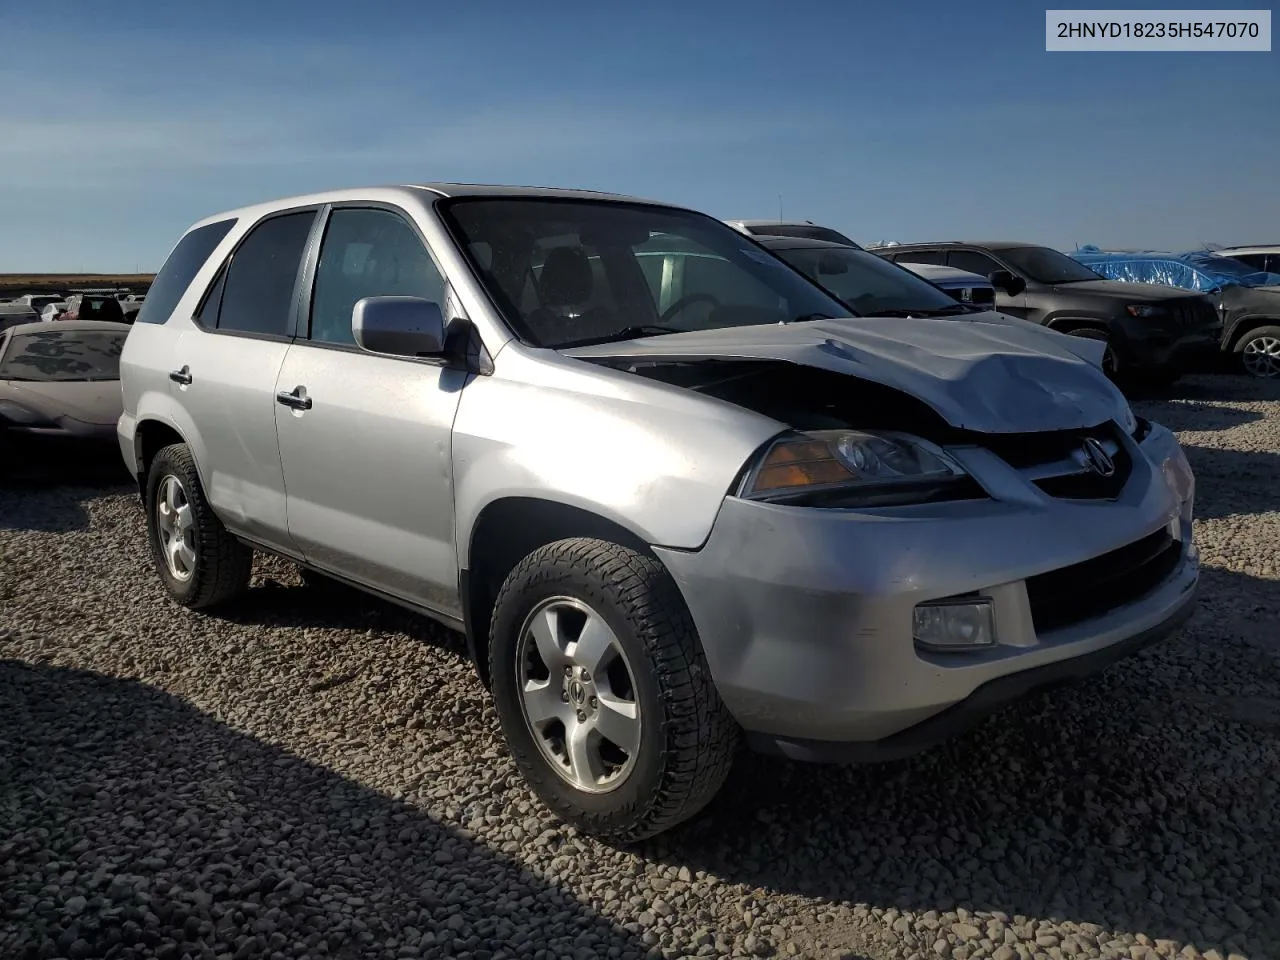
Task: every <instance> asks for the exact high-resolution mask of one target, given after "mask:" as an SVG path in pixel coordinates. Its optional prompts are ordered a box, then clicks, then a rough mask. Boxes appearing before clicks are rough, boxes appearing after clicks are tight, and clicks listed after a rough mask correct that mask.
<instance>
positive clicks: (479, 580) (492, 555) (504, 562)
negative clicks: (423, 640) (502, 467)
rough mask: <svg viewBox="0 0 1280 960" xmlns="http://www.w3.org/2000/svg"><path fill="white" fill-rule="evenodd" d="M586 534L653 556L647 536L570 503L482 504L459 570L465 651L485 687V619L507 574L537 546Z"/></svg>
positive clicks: (519, 500)
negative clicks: (464, 564) (465, 641)
mask: <svg viewBox="0 0 1280 960" xmlns="http://www.w3.org/2000/svg"><path fill="white" fill-rule="evenodd" d="M576 537H589V538H592V539H596V540H606V541H609V542H611V543H617V544H619V545H621V546H625V547H629V548H630V549H632V550H635V551H637V552H638V553H643V554H645V555H647V556H650V557H654V558H655V559H657V557H656V555H655V554H654V552H653V550H652V549H651V546H650V544H649V543H648V541H646V540H645V538H644V537H642V536H641V535H640V534H638V533H637V532H635V531H634V530H631V529H629V528H628V527H626V526H624V525H623V524H621V523H619V522H618V521H616V520H612V519H610V518H608V517H605V516H603V515H601V514H599V513H594V512H592V511H591V510H588V509H585V508H583V507H578V506H574V505H572V504H567V503H562V502H559V501H555V500H546V499H541V498H538V497H522V496H511V497H502V498H499V499H497V500H493V501H491V502H490V503H488V504H486V505H485V506H484V508H483V509H482V510H481V511H480V513H479V515H478V516H477V517H476V521H475V523H474V525H473V526H472V528H471V536H470V538H469V539H468V550H467V563H466V566H464V567H463V568H462V570H461V572H460V574H459V593H460V595H461V599H462V619H463V624H464V626H465V629H466V635H467V650H468V653H469V654H470V656H471V659H472V662H473V663H474V664H475V666H476V671H477V672H478V673H479V674H480V679H481V681H482V682H483V683H484V685H485V686H486V687H488V686H489V681H490V671H489V624H490V620H491V617H492V614H493V605H494V601H495V600H496V599H497V596H498V590H499V588H500V587H501V586H502V583H503V581H505V580H506V578H507V575H508V574H510V573H511V571H512V570H513V569H514V568H515V566H516V564H518V563H519V562H520V561H521V560H523V559H524V558H525V557H527V556H528V555H529V554H531V553H532V552H533V551H534V550H537V549H538V548H539V547H543V546H546V545H547V544H549V543H555V542H556V541H557V540H567V539H572V538H576ZM659 562H661V561H660V560H659Z"/></svg>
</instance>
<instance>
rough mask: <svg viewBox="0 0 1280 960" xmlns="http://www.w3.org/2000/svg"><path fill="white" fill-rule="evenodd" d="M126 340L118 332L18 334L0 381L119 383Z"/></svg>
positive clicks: (2, 363) (0, 364)
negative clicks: (121, 356) (114, 381)
mask: <svg viewBox="0 0 1280 960" xmlns="http://www.w3.org/2000/svg"><path fill="white" fill-rule="evenodd" d="M126 336H127V334H126V333H124V332H122V331H117V330H39V331H34V332H31V333H16V334H14V335H13V336H11V337H10V338H9V345H8V346H7V347H6V348H5V351H4V356H3V357H0V380H42V381H45V382H51V381H58V382H64V381H71V380H79V381H85V380H119V379H120V353H121V351H123V350H124V341H125V337H126Z"/></svg>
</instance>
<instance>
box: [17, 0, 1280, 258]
mask: <svg viewBox="0 0 1280 960" xmlns="http://www.w3.org/2000/svg"><path fill="white" fill-rule="evenodd" d="M1198 5H1199V6H1201V7H1209V6H1212V4H1210V3H1208V2H1207V0H1198ZM1081 6H1090V7H1101V6H1107V5H1106V4H1101V3H1097V2H1095V3H1092V4H1081ZM1123 6H1124V7H1126V8H1134V7H1141V6H1143V5H1142V4H1134V3H1129V4H1124V5H1123ZM1219 6H1221V7H1239V6H1242V5H1241V4H1239V3H1236V4H1231V3H1227V4H1220V5H1219ZM1245 6H1247V5H1245ZM1255 6H1256V5H1255ZM1044 18H1045V13H1044V6H1043V5H1037V4H1030V3H1027V2H1025V0H1009V2H996V0H992V2H923V0H896V2H889V0H879V2H859V0H841V2H826V0H808V2H806V3H783V2H779V0H767V2H762V0H737V2H732V3H728V2H721V0H682V2H674V3H673V2H667V0H649V2H646V3H643V4H626V5H625V6H624V5H622V4H615V3H602V2H599V0H595V2H568V0H542V2H540V3H527V2H501V3H500V2H485V0H470V2H466V3H459V4H447V5H446V4H443V3H438V2H437V3H423V2H418V3H410V2H392V0H361V2H360V3H358V4H357V3H354V2H352V0H341V2H338V0H308V2H302V0H294V2H282V0H251V2H246V0H221V2H219V3H217V4H212V5H210V4H187V3H173V2H170V0H166V2H164V3H160V2H155V0H152V2H140V0H114V2H110V3H99V4H88V3H85V2H84V0H73V2H65V0H41V2H40V3H38V4H30V3H22V2H21V0H0V36H3V37H4V48H5V50H6V54H7V55H6V56H5V57H4V58H0V273H13V272H28V271H31V272H35V271H68V272H70V271H86V272H90V271H92V272H113V271H129V272H132V271H133V270H135V269H140V270H143V271H152V270H155V269H157V268H158V267H159V266H160V264H161V262H162V261H163V259H164V257H165V256H166V254H167V252H168V251H169V249H170V248H171V247H172V246H173V244H174V243H175V242H176V240H177V238H178V237H179V236H180V235H181V234H182V232H183V231H184V230H185V229H186V228H187V227H188V226H189V225H190V224H191V223H192V222H194V221H195V220H198V219H201V218H203V217H205V216H208V215H210V214H213V213H217V212H220V211H222V210H227V209H231V208H235V207H238V206H243V205H245V204H249V203H255V202H258V201H261V200H268V199H272V198H276V197H284V196H291V195H294V194H300V193H306V192H310V191H314V190H322V189H328V188H336V187H350V186H360V185H374V184H382V183H413V182H427V181H433V180H440V181H450V180H453V181H470V182H489V183H518V184H538V185H546V186H562V187H583V188H591V189H602V190H609V191H614V192H621V193H628V194H633V195H638V196H643V197H648V198H652V199H659V200H666V201H670V202H674V203H678V204H682V205H685V206H690V207H693V208H695V209H699V210H702V211H705V212H707V213H710V214H712V215H715V216H718V217H723V218H731V217H775V216H777V215H778V213H779V208H780V206H781V212H782V214H783V216H785V217H788V218H801V219H810V220H814V221H815V222H819V223H822V224H826V225H829V226H832V227H835V228H836V229H839V230H841V231H843V232H845V233H847V234H849V235H851V236H852V237H854V238H855V239H857V240H861V241H864V242H871V241H876V240H899V241H903V242H906V241H911V240H935V239H959V238H979V239H981V238H999V239H1020V240H1027V241H1031V242H1038V243H1046V244H1049V245H1052V246H1057V247H1060V248H1065V249H1071V248H1072V247H1073V246H1074V245H1076V244H1084V243H1096V244H1099V245H1104V246H1121V247H1152V248H1162V249H1169V248H1175V249H1184V248H1189V247H1193V246H1199V245H1202V244H1204V243H1221V244H1229V243H1231V244H1234V243H1263V242H1270V243H1278V242H1280V189H1278V188H1280V177H1278V175H1277V170H1278V169H1280V168H1278V167H1277V162H1278V160H1277V158H1278V157H1280V52H1276V51H1273V52H1271V53H1070V54H1067V53H1047V52H1046V51H1045V49H1044V45H1045V44H1044V22H1045V20H1044ZM1276 50H1277V51H1280V47H1277V48H1276ZM15 51H25V53H26V54H29V56H25V55H19V56H15V55H14V53H15Z"/></svg>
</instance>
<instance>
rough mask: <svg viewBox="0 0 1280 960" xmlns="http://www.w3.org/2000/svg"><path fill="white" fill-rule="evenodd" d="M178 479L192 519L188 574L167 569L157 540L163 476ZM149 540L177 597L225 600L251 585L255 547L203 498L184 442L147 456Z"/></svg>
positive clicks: (202, 603) (208, 603) (207, 602)
mask: <svg viewBox="0 0 1280 960" xmlns="http://www.w3.org/2000/svg"><path fill="white" fill-rule="evenodd" d="M170 476H172V477H175V478H177V480H178V482H179V483H180V484H181V485H182V489H183V491H184V494H185V497H186V502H187V505H188V506H189V508H190V511H191V517H192V519H193V521H194V527H193V540H194V545H195V563H194V566H193V567H192V569H191V572H190V576H189V577H188V578H187V579H185V580H184V579H180V578H178V577H177V576H175V575H174V574H173V573H172V572H171V571H170V569H169V564H168V561H167V560H166V559H165V555H164V547H163V544H162V540H161V533H160V524H159V518H158V516H157V506H158V497H159V490H160V487H161V484H162V482H163V481H164V480H165V479H166V478H167V477H170ZM146 511H147V540H148V542H149V543H150V545H151V558H152V560H153V561H154V563H155V566H156V571H157V572H158V573H159V574H160V582H161V583H163V584H164V588H165V590H166V591H168V593H169V596H171V597H172V598H173V599H174V600H176V601H177V602H178V603H180V604H182V605H183V606H184V607H190V608H191V609H193V610H200V609H204V608H207V607H214V606H218V605H220V604H224V603H229V602H231V601H232V600H235V599H237V598H238V597H240V596H242V595H243V594H244V593H245V591H247V590H248V589H249V573H250V568H251V567H252V566H253V551H252V550H250V549H249V548H248V547H246V546H245V545H244V544H242V543H241V542H240V541H239V540H237V539H236V538H235V537H233V536H232V535H231V534H230V533H229V532H228V531H227V528H226V527H224V526H223V525H222V521H221V520H219V519H218V518H217V516H216V515H215V514H214V512H213V510H212V509H211V508H210V506H209V503H208V501H207V500H205V496H204V487H202V486H201V485H200V475H199V474H198V473H197V472H196V464H195V459H194V458H193V457H192V456H191V450H190V448H189V447H188V446H187V445H186V444H185V443H175V444H171V445H170V446H167V447H165V448H164V449H162V450H161V451H160V452H159V453H157V454H156V456H155V459H154V460H152V461H151V468H150V470H148V472H147V495H146Z"/></svg>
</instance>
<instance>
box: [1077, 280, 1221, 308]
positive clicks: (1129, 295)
mask: <svg viewBox="0 0 1280 960" xmlns="http://www.w3.org/2000/svg"><path fill="white" fill-rule="evenodd" d="M1056 289H1058V290H1061V291H1062V292H1063V293H1072V294H1074V293H1083V294H1086V295H1095V296H1099V297H1107V298H1108V299H1114V298H1117V297H1119V298H1122V299H1126V300H1128V301H1129V302H1130V303H1133V302H1138V303H1141V302H1142V301H1144V300H1178V299H1181V298H1183V297H1195V296H1198V294H1197V293H1196V292H1195V291H1194V290H1183V289H1182V288H1181V287H1166V286H1164V285H1163V284H1159V283H1130V282H1129V281H1128V280H1077V281H1076V282H1075V283H1060V284H1058V286H1057V287H1056Z"/></svg>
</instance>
